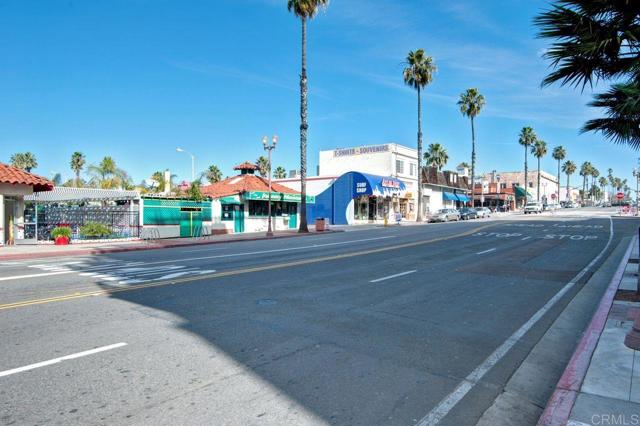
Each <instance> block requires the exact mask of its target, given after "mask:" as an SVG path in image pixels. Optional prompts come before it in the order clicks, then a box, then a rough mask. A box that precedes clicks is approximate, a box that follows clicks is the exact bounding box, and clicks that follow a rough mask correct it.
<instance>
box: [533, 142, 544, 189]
mask: <svg viewBox="0 0 640 426" xmlns="http://www.w3.org/2000/svg"><path fill="white" fill-rule="evenodd" d="M531 153H532V154H533V156H534V157H536V158H537V159H538V201H540V160H541V159H542V157H544V156H545V155H547V143H546V142H545V141H543V140H542V139H536V141H535V143H534V144H533V146H532V147H531Z"/></svg>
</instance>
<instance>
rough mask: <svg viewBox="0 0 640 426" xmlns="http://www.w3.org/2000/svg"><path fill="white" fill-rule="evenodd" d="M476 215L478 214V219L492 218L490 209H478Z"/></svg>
mask: <svg viewBox="0 0 640 426" xmlns="http://www.w3.org/2000/svg"><path fill="white" fill-rule="evenodd" d="M476 213H478V217H483V218H484V217H491V209H490V208H489V207H478V208H477V209H476Z"/></svg>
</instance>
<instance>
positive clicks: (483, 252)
mask: <svg viewBox="0 0 640 426" xmlns="http://www.w3.org/2000/svg"><path fill="white" fill-rule="evenodd" d="M492 251H496V248H495V247H494V248H492V249H489V250H485V251H481V252H478V253H476V254H485V253H491V252H492Z"/></svg>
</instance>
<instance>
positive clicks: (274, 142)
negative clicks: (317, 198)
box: [262, 135, 278, 237]
mask: <svg viewBox="0 0 640 426" xmlns="http://www.w3.org/2000/svg"><path fill="white" fill-rule="evenodd" d="M277 144H278V136H277V135H273V137H272V138H271V145H269V137H267V136H265V137H263V138H262V146H263V147H264V150H265V151H267V153H268V157H269V160H268V161H269V163H268V170H269V171H268V175H269V205H268V207H267V215H268V219H267V220H268V223H269V225H268V229H267V237H273V230H272V227H271V151H273V150H274V149H276V145H277Z"/></svg>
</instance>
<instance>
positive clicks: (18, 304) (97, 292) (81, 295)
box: [0, 224, 495, 311]
mask: <svg viewBox="0 0 640 426" xmlns="http://www.w3.org/2000/svg"><path fill="white" fill-rule="evenodd" d="M491 226H495V224H490V225H484V226H480V227H477V228H474V229H472V230H470V231H466V232H462V233H460V234H455V235H449V236H445V237H437V238H431V239H428V240H422V241H414V242H411V243H404V244H397V245H394V246H388V247H379V248H375V249H369V250H362V251H357V252H352V253H343V254H336V255H331V256H323V257H315V258H311V259H301V260H294V261H291V262H284V263H275V264H271V265H262V266H254V267H250V268H244V269H236V270H233V271H224V272H213V273H210V274H203V275H196V276H191V277H185V278H178V279H174V280H164V281H154V282H149V283H145V284H136V285H132V286H129V287H126V288H114V289H108V290H106V289H105V290H94V291H87V292H75V293H70V294H66V295H62V296H56V297H48V298H43V299H33V300H24V301H21V302H13V303H6V304H3V305H0V311H4V310H8V309H16V308H22V307H25V306H32V305H43V304H46V303H54V302H64V301H67V300H74V299H81V298H85V297H92V296H104V295H110V294H115V293H121V292H124V291H134V290H140V289H145V288H153V287H162V286H168V285H177V284H184V283H189V282H193V281H202V280H206V279H215V278H222V277H229V276H234V275H242V274H251V273H254V272H263V271H270V270H274V269H283V268H292V267H295V266H302V265H310V264H314V263H320V262H329V261H332V260H340V259H348V258H351V257H358V256H366V255H369V254H375V253H382V252H386V251H391V250H399V249H403V248H409V247H417V246H421V245H425V244H431V243H436V242H440V241H446V240H451V239H454V238H460V237H466V236H469V235H472V234H474V233H476V232H478V231H480V230H482V229H486V228H489V227H491Z"/></svg>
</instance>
